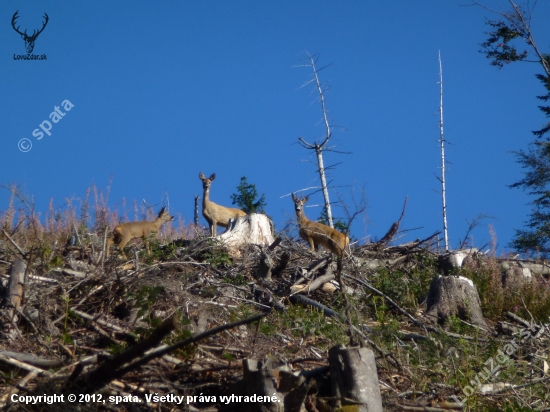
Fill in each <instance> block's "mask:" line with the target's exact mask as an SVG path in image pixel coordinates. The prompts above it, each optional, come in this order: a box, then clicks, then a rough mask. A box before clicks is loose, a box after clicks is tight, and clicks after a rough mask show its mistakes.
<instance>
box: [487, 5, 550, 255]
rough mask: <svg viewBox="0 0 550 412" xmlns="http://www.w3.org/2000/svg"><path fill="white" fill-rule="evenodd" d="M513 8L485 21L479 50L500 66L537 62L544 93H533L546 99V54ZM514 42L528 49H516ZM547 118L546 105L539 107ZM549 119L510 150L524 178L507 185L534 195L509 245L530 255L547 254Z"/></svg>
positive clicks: (549, 76) (525, 16)
mask: <svg viewBox="0 0 550 412" xmlns="http://www.w3.org/2000/svg"><path fill="white" fill-rule="evenodd" d="M510 4H511V5H512V8H513V11H511V12H500V13H499V14H500V15H501V16H502V17H503V18H504V19H503V20H500V21H492V20H488V21H487V25H489V26H490V27H491V28H492V31H490V32H486V34H487V35H488V39H487V41H486V42H484V43H482V44H481V46H482V47H483V50H481V52H482V53H484V54H485V55H486V57H487V58H488V59H491V65H493V66H496V67H498V68H499V69H500V68H502V67H503V66H504V65H506V64H509V63H512V62H534V63H538V64H540V66H541V67H542V69H543V70H544V74H537V75H536V77H537V78H538V79H539V80H540V81H541V82H542V83H543V85H544V88H545V89H546V94H544V95H542V96H537V97H538V99H540V100H541V101H543V102H548V100H549V99H550V55H548V54H544V53H541V52H540V50H539V49H538V47H537V44H536V43H535V40H534V38H533V35H532V33H531V28H530V20H531V14H530V13H531V12H530V11H529V10H528V9H526V10H524V9H522V8H521V7H518V6H517V5H516V4H515V3H514V2H513V1H512V0H510ZM518 41H519V42H520V43H521V42H523V43H525V45H527V46H528V47H529V48H528V49H526V50H522V51H518V48H517V47H516V45H517V43H518ZM539 109H540V110H541V111H542V112H543V113H544V114H545V116H546V117H547V118H550V106H539ZM549 131H550V122H548V123H546V124H545V125H544V126H543V127H542V128H541V129H539V130H536V131H534V132H533V134H534V135H535V141H533V142H531V143H530V144H529V147H528V149H527V151H524V150H519V151H516V152H514V153H515V155H516V158H517V161H518V163H520V164H521V166H522V168H523V169H524V170H525V172H524V173H525V177H524V178H523V179H521V180H519V181H518V182H516V183H514V184H512V185H510V187H512V188H521V189H523V190H525V191H526V192H527V193H528V194H529V195H532V196H535V200H533V201H532V202H530V204H531V205H532V210H531V213H530V214H529V216H528V220H527V221H526V222H525V224H526V226H527V228H526V229H524V230H516V234H515V237H514V239H513V240H512V242H511V243H510V246H512V247H513V248H514V249H516V250H517V251H519V252H522V253H526V254H530V253H533V252H537V253H540V254H541V255H543V256H546V255H549V254H550V133H548V132H549Z"/></svg>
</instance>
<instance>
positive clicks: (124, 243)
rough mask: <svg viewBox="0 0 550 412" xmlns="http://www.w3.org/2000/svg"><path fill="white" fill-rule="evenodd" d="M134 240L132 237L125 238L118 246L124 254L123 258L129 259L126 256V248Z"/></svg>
mask: <svg viewBox="0 0 550 412" xmlns="http://www.w3.org/2000/svg"><path fill="white" fill-rule="evenodd" d="M130 240H132V237H131V236H130V237H123V238H122V239H121V240H120V242H119V244H118V248H119V250H120V253H121V254H122V256H124V258H126V259H128V256H127V255H126V253H125V252H124V246H126V245H127V244H128V242H129V241H130Z"/></svg>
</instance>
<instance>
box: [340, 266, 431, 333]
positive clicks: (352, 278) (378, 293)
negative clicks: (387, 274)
mask: <svg viewBox="0 0 550 412" xmlns="http://www.w3.org/2000/svg"><path fill="white" fill-rule="evenodd" d="M344 276H345V277H347V278H349V279H351V280H353V281H355V282H357V283H359V284H360V285H361V286H364V287H366V288H367V289H369V290H371V291H372V292H374V293H376V294H377V295H380V296H382V297H383V298H384V299H386V300H387V301H388V302H389V303H390V304H391V305H392V306H393V307H394V308H396V309H397V310H398V311H399V313H401V314H402V315H405V316H406V317H408V318H409V319H410V320H411V321H412V322H413V323H414V324H416V325H418V326H420V327H421V328H424V324H423V323H422V322H420V321H419V320H417V319H416V318H414V317H413V316H412V315H411V314H410V313H409V312H407V311H406V310H405V309H403V308H401V306H399V305H398V304H397V303H395V302H394V301H393V299H392V298H390V297H389V296H387V295H385V294H384V293H382V292H380V291H379V290H378V289H376V288H375V287H374V286H371V285H369V284H368V283H367V282H365V281H363V280H361V279H357V278H355V277H353V276H349V275H344Z"/></svg>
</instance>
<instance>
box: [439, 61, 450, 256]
mask: <svg viewBox="0 0 550 412" xmlns="http://www.w3.org/2000/svg"><path fill="white" fill-rule="evenodd" d="M438 57H439V142H440V144H441V177H440V178H439V177H438V180H439V181H440V182H441V201H442V207H443V239H444V241H445V250H449V235H448V233H447V199H446V191H447V188H446V186H445V135H444V134H443V68H442V64H441V52H439V53H438Z"/></svg>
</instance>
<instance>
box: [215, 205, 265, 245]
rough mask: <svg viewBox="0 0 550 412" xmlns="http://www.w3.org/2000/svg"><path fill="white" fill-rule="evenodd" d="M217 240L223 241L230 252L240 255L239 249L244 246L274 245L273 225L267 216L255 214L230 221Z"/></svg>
mask: <svg viewBox="0 0 550 412" xmlns="http://www.w3.org/2000/svg"><path fill="white" fill-rule="evenodd" d="M217 239H220V240H221V241H223V243H224V244H225V246H226V247H227V248H228V249H229V252H230V253H232V254H234V255H238V254H239V248H240V247H241V246H244V245H249V244H256V245H261V246H265V247H267V246H269V245H271V244H272V243H273V241H274V240H275V238H274V237H273V223H272V222H271V219H270V218H269V217H267V216H266V215H263V214H259V213H253V214H251V215H247V216H241V217H239V218H238V219H236V220H232V221H230V223H229V225H228V226H227V229H226V231H225V232H224V233H222V234H221V235H219V236H218V237H217Z"/></svg>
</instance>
